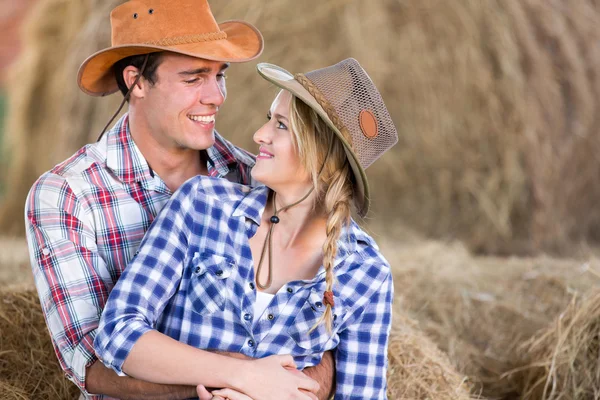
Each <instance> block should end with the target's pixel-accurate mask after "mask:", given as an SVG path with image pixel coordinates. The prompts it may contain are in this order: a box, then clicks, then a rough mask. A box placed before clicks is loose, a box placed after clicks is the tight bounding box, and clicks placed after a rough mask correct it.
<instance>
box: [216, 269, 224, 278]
mask: <svg viewBox="0 0 600 400" xmlns="http://www.w3.org/2000/svg"><path fill="white" fill-rule="evenodd" d="M215 274H216V275H217V276H221V275H223V270H222V269H220V270H218V271H217V272H215Z"/></svg>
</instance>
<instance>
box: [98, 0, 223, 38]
mask: <svg viewBox="0 0 600 400" xmlns="http://www.w3.org/2000/svg"><path fill="white" fill-rule="evenodd" d="M110 21H111V27H112V45H113V46H120V45H125V44H160V43H161V42H164V41H165V40H171V41H173V40H175V41H177V40H185V39H186V38H190V37H197V36H202V35H205V36H212V39H215V40H216V39H223V38H226V37H227V35H225V33H224V32H221V31H220V29H219V25H218V24H217V22H216V21H215V18H214V16H213V15H212V12H211V10H210V6H209V4H208V2H207V1H206V0H144V1H141V0H130V1H128V2H126V3H124V4H121V5H120V6H118V7H116V8H115V9H113V11H112V12H111V15H110ZM223 35H224V37H222V36H223Z"/></svg>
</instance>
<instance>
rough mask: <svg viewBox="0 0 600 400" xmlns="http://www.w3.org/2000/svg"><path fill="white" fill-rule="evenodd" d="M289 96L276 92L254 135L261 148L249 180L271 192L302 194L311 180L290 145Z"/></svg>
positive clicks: (285, 92)
mask: <svg viewBox="0 0 600 400" xmlns="http://www.w3.org/2000/svg"><path fill="white" fill-rule="evenodd" d="M291 100H292V95H291V93H290V92H288V91H286V90H282V91H280V92H279V94H278V95H277V97H275V100H274V101H273V104H272V105H271V109H270V110H269V113H268V115H267V122H266V123H265V124H264V125H263V126H262V127H261V128H260V129H259V130H258V131H256V133H255V134H254V141H255V142H256V143H257V144H258V145H259V146H260V147H259V149H258V156H257V157H256V165H255V166H254V168H253V169H252V177H253V178H254V179H256V180H257V181H259V182H261V183H263V184H265V185H266V186H268V187H270V188H271V189H273V190H275V191H276V192H277V191H280V190H286V188H287V190H290V189H291V190H304V189H305V188H306V187H307V186H309V185H310V177H309V174H308V173H307V172H306V170H305V168H304V167H303V165H302V163H301V161H300V157H299V155H298V151H297V149H296V146H295V145H294V142H293V141H292V135H293V133H292V131H291V130H290V129H291V128H290V116H289V115H290V104H291Z"/></svg>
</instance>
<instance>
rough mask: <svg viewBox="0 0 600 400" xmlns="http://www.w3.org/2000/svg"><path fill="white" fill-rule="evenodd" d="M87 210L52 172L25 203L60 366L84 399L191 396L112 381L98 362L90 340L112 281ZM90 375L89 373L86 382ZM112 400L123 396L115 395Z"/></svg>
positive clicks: (34, 263) (35, 272)
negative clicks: (103, 395) (98, 249)
mask: <svg viewBox="0 0 600 400" xmlns="http://www.w3.org/2000/svg"><path fill="white" fill-rule="evenodd" d="M87 212H89V210H86V209H84V207H83V206H82V204H81V202H80V201H79V200H78V199H77V197H76V196H75V194H74V193H73V191H72V190H71V188H70V186H69V185H68V183H67V181H66V180H65V179H64V178H62V177H60V176H57V175H54V174H45V175H44V176H42V177H41V178H40V180H38V182H36V183H35V184H34V186H33V187H32V189H31V191H30V193H29V196H28V198H27V202H26V204H25V226H26V233H27V242H28V245H29V255H30V260H31V267H32V272H33V276H34V280H35V285H36V288H37V291H38V295H39V297H40V303H41V306H42V310H43V312H44V316H45V319H46V323H47V325H48V330H49V331H50V336H51V338H52V344H53V346H54V348H55V351H56V354H57V356H58V360H59V362H60V365H61V368H62V369H63V371H64V372H65V374H66V375H67V377H68V378H69V379H70V380H72V381H73V382H74V383H75V384H76V385H77V386H78V387H79V389H80V390H81V391H83V392H84V393H86V394H88V395H89V393H106V394H108V393H109V392H110V393H112V394H114V393H115V392H114V390H115V389H117V388H121V389H123V390H126V392H124V393H127V395H128V396H130V397H127V398H150V399H154V398H165V399H171V398H176V399H184V398H187V397H190V394H191V397H195V394H194V393H195V392H194V390H195V389H194V388H186V389H183V388H181V387H170V386H165V387H161V385H150V384H146V382H143V381H138V380H135V379H131V378H124V379H121V378H119V380H116V379H115V378H116V374H115V373H114V372H112V371H108V369H106V368H105V367H104V366H103V365H102V364H101V363H97V362H96V360H97V358H96V355H95V353H94V348H93V342H94V337H95V336H96V331H97V327H98V323H99V320H100V313H101V312H102V308H103V307H104V304H105V303H106V299H107V298H108V294H109V290H110V289H109V288H108V287H107V284H106V282H109V283H110V282H111V281H112V279H111V274H110V272H109V271H108V269H107V266H106V263H105V262H104V260H103V259H102V258H101V257H100V256H99V254H98V252H97V249H96V242H95V240H96V233H95V231H94V228H93V227H92V226H90V224H89V223H87V222H86V217H85V215H86V213H87ZM107 372H110V373H111V375H109V374H108V373H107ZM88 373H91V374H92V375H91V376H92V378H91V379H92V381H91V382H89V384H88V377H87V374H88ZM86 389H87V390H86ZM136 391H137V392H136ZM171 391H172V392H171ZM167 393H169V394H170V395H169V396H170V397H168V396H166V394H167ZM152 396H162V397H152ZM173 396H174V397H173ZM116 397H120V398H126V397H124V395H123V394H121V393H118V392H117V395H116ZM89 398H90V399H95V398H96V396H93V395H90V397H89Z"/></svg>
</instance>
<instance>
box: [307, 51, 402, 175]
mask: <svg viewBox="0 0 600 400" xmlns="http://www.w3.org/2000/svg"><path fill="white" fill-rule="evenodd" d="M305 76H306V77H307V78H308V79H309V80H310V81H311V82H312V83H313V84H314V85H315V86H316V87H317V88H318V89H319V91H320V92H321V93H322V94H323V96H324V97H325V98H326V99H327V101H328V102H329V104H330V105H331V106H332V107H333V108H334V109H335V111H336V113H337V114H338V116H339V118H340V119H341V121H342V123H343V124H344V126H345V127H346V129H347V130H348V132H349V133H350V136H351V141H352V148H353V150H354V152H355V153H356V155H357V157H358V159H359V161H360V164H361V166H362V167H363V168H367V167H368V166H370V165H371V164H373V162H375V160H377V159H378V158H379V157H381V155H382V154H383V153H385V151H386V150H387V149H389V148H390V147H392V146H393V145H394V144H396V142H398V133H397V132H396V127H395V126H394V123H393V121H392V118H391V117H390V114H389V112H388V110H387V108H386V107H385V104H384V103H383V99H382V98H381V95H380V94H379V91H378V90H377V88H376V87H375V85H374V84H373V82H372V81H371V78H369V76H368V75H367V73H366V72H365V70H364V69H362V67H361V66H360V64H359V63H358V61H356V60H354V59H352V58H349V59H347V60H344V61H341V62H339V63H337V64H335V65H332V66H331V67H327V68H322V69H319V70H316V71H312V72H308V73H306V74H305ZM362 110H368V111H370V112H371V113H373V115H374V116H375V119H376V121H377V129H378V134H377V136H376V137H374V138H368V137H367V136H365V135H364V134H363V132H362V130H361V127H360V120H359V115H360V112H361V111H362Z"/></svg>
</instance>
